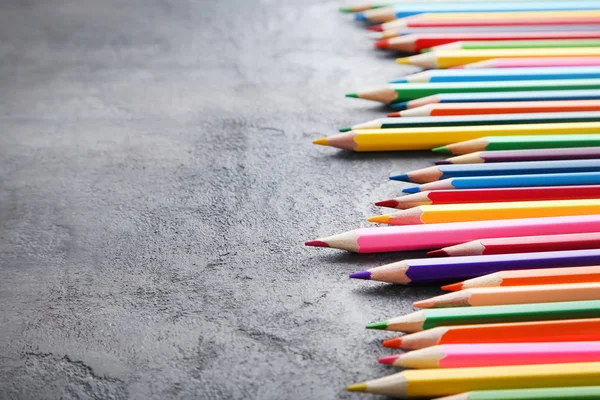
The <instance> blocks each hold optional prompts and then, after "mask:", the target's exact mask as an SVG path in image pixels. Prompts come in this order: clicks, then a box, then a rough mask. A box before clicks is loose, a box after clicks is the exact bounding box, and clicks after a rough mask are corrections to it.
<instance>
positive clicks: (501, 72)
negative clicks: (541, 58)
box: [390, 40, 600, 114]
mask: <svg viewBox="0 0 600 400" xmlns="http://www.w3.org/2000/svg"><path fill="white" fill-rule="evenodd" d="M598 43H600V40H598ZM599 75H600V67H542V68H533V67H527V68H487V69H485V68H481V69H432V70H429V71H424V72H419V73H416V74H412V75H408V76H405V77H403V78H399V79H395V80H393V81H390V83H428V82H431V83H437V82H488V81H528V80H538V81H542V80H553V79H554V80H556V79H561V80H562V79H598V76H599ZM492 114H494V113H492Z"/></svg>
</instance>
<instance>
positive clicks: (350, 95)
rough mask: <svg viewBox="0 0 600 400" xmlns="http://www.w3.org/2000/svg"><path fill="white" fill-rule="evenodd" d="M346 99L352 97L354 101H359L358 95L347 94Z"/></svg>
mask: <svg viewBox="0 0 600 400" xmlns="http://www.w3.org/2000/svg"><path fill="white" fill-rule="evenodd" d="M346 97H352V98H353V99H358V93H347V94H346Z"/></svg>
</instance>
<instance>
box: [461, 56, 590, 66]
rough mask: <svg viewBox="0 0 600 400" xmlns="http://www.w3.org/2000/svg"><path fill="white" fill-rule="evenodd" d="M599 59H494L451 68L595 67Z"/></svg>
mask: <svg viewBox="0 0 600 400" xmlns="http://www.w3.org/2000/svg"><path fill="white" fill-rule="evenodd" d="M597 66H600V57H563V58H560V57H548V58H543V57H539V58H494V59H492V60H485V61H479V62H476V63H471V64H466V65H460V66H457V67H452V68H455V69H462V68H469V69H470V68H529V67H597Z"/></svg>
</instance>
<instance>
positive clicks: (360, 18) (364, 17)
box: [354, 12, 368, 21]
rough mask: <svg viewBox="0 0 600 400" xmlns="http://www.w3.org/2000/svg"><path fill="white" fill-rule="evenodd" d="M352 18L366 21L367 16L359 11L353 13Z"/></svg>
mask: <svg viewBox="0 0 600 400" xmlns="http://www.w3.org/2000/svg"><path fill="white" fill-rule="evenodd" d="M354 19H355V20H357V21H368V19H367V16H366V15H365V14H364V13H361V12H359V13H356V14H354Z"/></svg>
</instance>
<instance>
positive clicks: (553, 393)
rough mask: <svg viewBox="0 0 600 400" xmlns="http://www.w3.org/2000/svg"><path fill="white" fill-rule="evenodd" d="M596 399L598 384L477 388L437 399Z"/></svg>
mask: <svg viewBox="0 0 600 400" xmlns="http://www.w3.org/2000/svg"><path fill="white" fill-rule="evenodd" d="M564 399H569V400H597V399H600V386H574V387H557V388H543V389H507V390H478V391H473V392H468V393H462V394H457V395H454V396H448V397H443V398H442V397H440V398H438V399H437V400H564Z"/></svg>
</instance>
